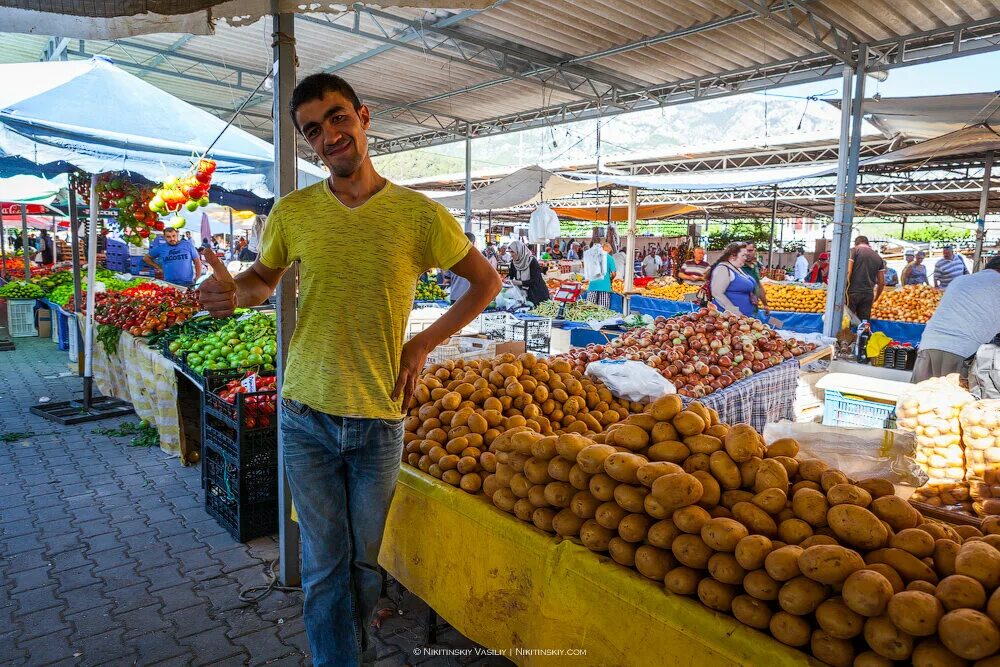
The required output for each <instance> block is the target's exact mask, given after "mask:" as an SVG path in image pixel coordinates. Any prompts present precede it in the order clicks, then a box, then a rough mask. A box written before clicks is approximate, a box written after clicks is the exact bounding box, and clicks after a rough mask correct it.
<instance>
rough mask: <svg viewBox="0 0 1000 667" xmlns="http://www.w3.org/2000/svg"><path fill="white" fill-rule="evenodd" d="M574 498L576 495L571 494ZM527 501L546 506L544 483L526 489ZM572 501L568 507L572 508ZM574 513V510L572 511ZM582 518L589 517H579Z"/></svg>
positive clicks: (547, 504) (538, 505) (537, 505)
mask: <svg viewBox="0 0 1000 667" xmlns="http://www.w3.org/2000/svg"><path fill="white" fill-rule="evenodd" d="M573 497H574V498H576V496H573ZM528 502H530V503H531V504H532V505H534V506H535V507H548V506H549V501H548V500H546V499H545V485H544V484H535V485H534V486H532V487H531V488H530V489H528ZM572 506H573V505H572V503H570V508H572ZM574 514H575V512H574ZM580 518H582V519H589V518H590V517H580Z"/></svg>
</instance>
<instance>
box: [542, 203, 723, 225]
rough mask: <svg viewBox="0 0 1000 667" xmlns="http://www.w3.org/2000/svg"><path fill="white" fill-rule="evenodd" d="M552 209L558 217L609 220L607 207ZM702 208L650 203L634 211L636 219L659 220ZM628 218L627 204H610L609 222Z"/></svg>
mask: <svg viewBox="0 0 1000 667" xmlns="http://www.w3.org/2000/svg"><path fill="white" fill-rule="evenodd" d="M552 210H553V211H555V212H556V213H557V214H558V215H559V216H560V217H563V218H573V219H575V220H588V221H593V222H609V220H608V207H607V206H603V207H598V208H579V207H574V206H554V207H552ZM701 210H704V209H702V208H701V207H700V206H692V205H691V204H650V205H647V206H640V207H639V208H638V210H637V211H636V219H637V220H659V219H662V218H673V217H675V216H678V215H684V214H685V213H691V212H693V211H701ZM627 220H628V206H612V207H611V220H610V222H624V221H627Z"/></svg>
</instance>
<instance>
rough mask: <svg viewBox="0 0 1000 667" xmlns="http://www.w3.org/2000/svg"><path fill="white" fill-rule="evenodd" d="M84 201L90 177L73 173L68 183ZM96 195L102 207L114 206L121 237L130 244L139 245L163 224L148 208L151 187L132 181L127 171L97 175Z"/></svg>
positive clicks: (153, 211)
mask: <svg viewBox="0 0 1000 667" xmlns="http://www.w3.org/2000/svg"><path fill="white" fill-rule="evenodd" d="M71 187H73V188H74V189H75V190H76V192H77V195H78V196H79V197H80V199H81V200H82V201H83V203H84V204H87V205H89V203H90V176H88V175H85V174H77V175H76V176H75V177H74V178H73V179H72V183H71ZM97 196H98V199H99V204H100V207H101V208H102V209H116V210H117V215H116V216H115V221H116V222H117V223H118V226H119V227H120V228H121V230H122V237H123V238H124V239H125V241H127V242H128V243H130V244H132V245H134V246H140V245H142V240H143V239H145V238H148V237H149V235H150V234H151V233H152V232H154V231H161V230H162V229H163V227H164V225H163V222H162V221H161V220H160V214H161V213H163V214H165V213H166V211H162V212H161V211H158V210H157V209H154V208H153V207H152V204H151V202H152V200H153V199H154V195H153V190H152V188H150V187H148V186H145V185H138V184H135V183H132V182H131V181H130V180H129V178H128V174H127V173H119V174H111V173H105V174H101V175H100V176H98V177H97Z"/></svg>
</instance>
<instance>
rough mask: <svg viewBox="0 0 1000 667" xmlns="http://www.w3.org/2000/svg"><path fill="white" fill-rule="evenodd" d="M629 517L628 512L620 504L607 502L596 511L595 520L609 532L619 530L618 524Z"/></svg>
mask: <svg viewBox="0 0 1000 667" xmlns="http://www.w3.org/2000/svg"><path fill="white" fill-rule="evenodd" d="M628 515H629V513H628V511H626V510H625V509H623V508H622V507H621V506H620V505H618V503H615V502H606V503H602V504H601V505H599V506H598V507H597V509H596V510H595V511H594V520H595V521H597V523H599V524H600V525H602V526H604V527H605V528H607V529H608V530H618V524H620V523H621V521H622V519H624V518H625V517H626V516H628Z"/></svg>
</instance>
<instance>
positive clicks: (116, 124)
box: [0, 58, 326, 208]
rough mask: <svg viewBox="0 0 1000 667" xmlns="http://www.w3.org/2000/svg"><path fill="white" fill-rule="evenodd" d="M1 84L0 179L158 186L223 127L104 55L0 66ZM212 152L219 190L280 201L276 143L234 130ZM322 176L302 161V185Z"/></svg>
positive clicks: (179, 172)
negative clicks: (114, 179)
mask: <svg viewBox="0 0 1000 667" xmlns="http://www.w3.org/2000/svg"><path fill="white" fill-rule="evenodd" d="M0 80H2V81H3V82H4V85H3V86H2V87H0V158H4V160H2V162H5V163H6V164H4V166H3V168H2V171H0V173H4V172H9V171H16V170H19V171H17V173H28V174H35V175H52V173H60V172H65V171H69V170H72V169H73V168H74V167H75V168H78V169H82V170H83V171H86V172H89V173H103V172H116V171H127V172H129V173H131V174H138V175H141V176H142V177H144V178H146V179H149V180H150V181H160V180H162V179H164V178H167V177H170V176H180V175H183V174H184V173H186V172H187V171H188V170H189V168H190V167H191V163H192V158H193V157H197V156H198V155H200V154H201V153H202V152H203V151H204V150H205V149H207V148H208V146H209V144H211V143H212V141H213V140H214V139H215V138H216V136H218V135H219V133H220V132H221V131H222V129H223V127H225V121H223V120H221V119H219V118H217V117H216V116H213V115H212V114H210V113H208V112H207V111H204V110H202V109H199V108H197V107H195V106H192V105H191V104H188V103H187V102H184V101H183V100H180V99H178V98H176V97H174V96H172V95H170V94H169V93H166V92H164V91H162V90H160V89H159V88H157V87H156V86H153V85H152V84H149V83H147V82H145V81H143V80H142V79H139V78H138V77H135V76H133V75H131V74H129V73H127V72H125V71H123V70H121V69H118V68H117V67H115V66H114V65H112V64H111V63H109V62H107V61H105V60H102V59H99V58H94V59H92V60H78V61H64V62H41V63H18V64H13V65H0ZM209 156H210V157H211V158H212V159H214V160H216V162H217V168H216V170H215V174H214V176H213V184H214V185H216V186H218V187H221V188H224V189H226V190H229V191H244V192H245V193H248V194H250V195H252V196H253V197H255V198H257V199H258V200H267V199H271V198H272V197H273V196H274V195H273V187H272V179H273V171H274V168H273V164H274V147H273V146H272V145H271V144H269V143H268V142H266V141H264V140H263V139H260V138H258V137H255V136H253V135H251V134H250V133H248V132H245V131H243V130H241V129H239V128H238V127H230V128H229V129H227V130H226V131H225V132H224V133H223V134H222V136H221V138H220V139H219V140H218V142H217V143H216V144H215V146H214V147H213V148H212V151H211V153H210V154H209ZM11 158H21V160H22V161H20V162H19V161H15V160H10V159H11ZM8 160H10V161H9V162H8ZM23 161H30V163H29V164H32V167H31V168H24V163H23ZM325 177H326V173H325V172H324V171H323V170H322V169H320V168H318V167H316V166H314V165H311V164H309V163H308V162H305V161H304V160H299V185H300V186H301V185H308V184H310V183H315V182H317V181H319V180H322V179H323V178H325ZM248 208H254V207H253V206H251V207H248Z"/></svg>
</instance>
